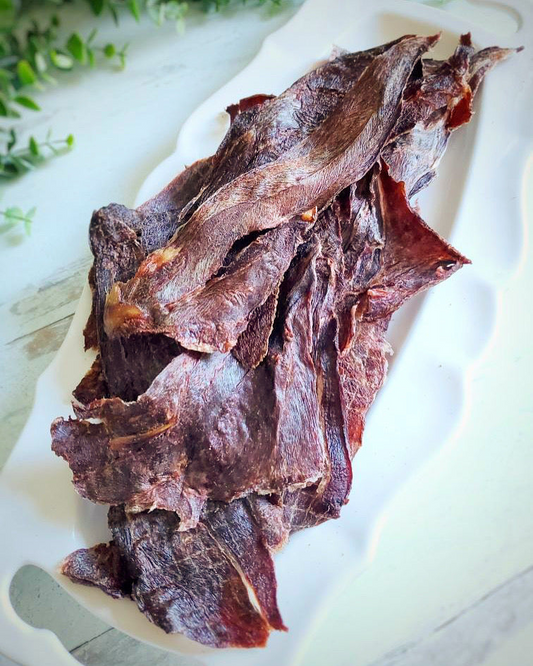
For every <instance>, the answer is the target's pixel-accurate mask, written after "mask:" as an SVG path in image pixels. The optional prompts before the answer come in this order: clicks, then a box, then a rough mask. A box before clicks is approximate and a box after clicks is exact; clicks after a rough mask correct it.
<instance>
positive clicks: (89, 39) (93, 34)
mask: <svg viewBox="0 0 533 666" xmlns="http://www.w3.org/2000/svg"><path fill="white" fill-rule="evenodd" d="M97 34H98V30H97V29H96V28H93V29H92V30H91V32H90V33H89V36H88V37H87V42H86V43H87V44H92V43H93V42H94V40H95V38H96V35H97Z"/></svg>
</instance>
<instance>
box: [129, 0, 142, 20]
mask: <svg viewBox="0 0 533 666" xmlns="http://www.w3.org/2000/svg"><path fill="white" fill-rule="evenodd" d="M128 7H129V10H130V12H131V13H132V14H133V16H134V18H135V20H136V21H137V23H138V22H139V21H140V20H141V8H140V7H139V3H138V2H137V0H128Z"/></svg>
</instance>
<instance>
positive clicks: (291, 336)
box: [52, 250, 326, 529]
mask: <svg viewBox="0 0 533 666" xmlns="http://www.w3.org/2000/svg"><path fill="white" fill-rule="evenodd" d="M315 254H316V252H314V250H311V251H310V252H308V254H307V256H306V257H305V259H304V260H303V261H302V262H301V266H300V268H299V273H298V275H297V276H296V278H295V279H294V280H293V282H292V286H291V288H290V289H289V290H288V291H287V293H285V294H284V299H283V330H282V331H280V332H279V334H278V338H277V343H276V348H275V349H274V350H273V351H272V352H269V354H268V356H267V359H265V362H264V363H262V364H261V365H260V366H258V367H257V368H256V369H255V370H253V371H250V372H246V371H245V369H244V368H243V367H242V366H241V364H240V363H239V362H238V361H237V360H236V359H235V358H234V357H233V356H232V355H231V354H220V353H218V352H216V353H213V354H209V355H196V356H194V355H192V354H189V353H183V354H181V355H179V356H178V357H177V358H175V359H174V360H173V361H172V362H171V363H170V364H169V365H168V366H167V368H165V370H164V371H163V372H162V373H161V374H160V375H159V376H158V377H157V378H156V380H155V381H154V382H153V383H152V385H151V386H150V388H149V390H148V391H147V392H146V393H145V394H143V395H142V396H141V397H140V398H139V399H138V400H137V401H136V402H130V403H125V402H123V401H122V400H120V399H118V398H114V399H106V400H102V401H100V402H97V403H94V404H93V405H91V408H90V410H88V411H87V412H86V414H85V416H86V418H90V419H91V420H90V421H89V420H64V419H58V420H57V421H56V422H55V423H54V424H53V426H52V437H53V450H54V451H55V452H56V453H57V454H58V455H60V456H62V457H63V458H65V459H66V460H67V462H68V463H69V465H70V467H71V469H72V471H73V473H74V484H75V486H76V489H77V490H78V492H80V494H82V496H84V497H86V498H88V499H91V500H92V501H95V502H103V503H109V504H119V503H125V504H127V505H128V507H129V508H130V509H132V510H135V511H140V510H143V509H149V508H154V507H158V508H164V509H167V510H172V511H176V512H178V513H179V515H180V516H181V518H182V523H181V525H180V528H181V529H188V528H190V527H192V526H193V525H194V524H195V522H196V521H197V519H198V509H199V508H201V506H202V503H203V502H205V500H206V499H208V498H210V499H215V500H220V501H226V502H229V501H231V500H232V499H235V498H237V497H241V496H244V495H247V494H250V493H252V492H261V493H276V492H277V493H280V492H282V491H283V490H285V489H286V488H287V487H293V488H295V487H301V486H306V485H309V484H310V483H312V482H314V481H316V480H318V479H320V478H321V476H322V474H323V471H324V466H325V455H326V454H325V443H324V439H323V434H322V430H321V427H320V422H319V408H318V394H317V385H316V378H315V373H316V370H315V365H314V363H313V357H312V351H313V330H312V323H313V322H312V317H313V311H312V307H313V299H314V295H315V292H314V290H315V288H316V272H315V268H314V261H315ZM308 268H309V270H307V269H308ZM95 419H97V420H100V422H96V423H95V422H94V420H95Z"/></svg>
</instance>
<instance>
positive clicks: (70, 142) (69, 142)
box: [65, 134, 75, 148]
mask: <svg viewBox="0 0 533 666" xmlns="http://www.w3.org/2000/svg"><path fill="white" fill-rule="evenodd" d="M65 141H66V144H67V146H68V147H69V148H72V147H73V146H74V141H75V139H74V135H73V134H69V135H68V136H67V138H66V139H65Z"/></svg>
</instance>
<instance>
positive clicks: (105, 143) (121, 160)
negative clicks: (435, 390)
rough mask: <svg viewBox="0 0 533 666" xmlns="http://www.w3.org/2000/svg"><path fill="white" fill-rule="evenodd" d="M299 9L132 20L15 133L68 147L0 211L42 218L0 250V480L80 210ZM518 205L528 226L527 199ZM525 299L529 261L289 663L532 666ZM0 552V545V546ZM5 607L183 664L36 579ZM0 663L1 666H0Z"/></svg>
mask: <svg viewBox="0 0 533 666" xmlns="http://www.w3.org/2000/svg"><path fill="white" fill-rule="evenodd" d="M295 9H296V5H289V6H287V7H286V8H285V9H283V10H282V11H281V12H279V13H277V14H274V15H271V14H270V13H269V12H268V11H266V10H261V11H259V12H258V11H257V10H255V9H245V10H243V11H239V12H236V13H232V12H225V13H223V14H222V15H213V16H209V17H205V16H203V15H199V14H198V15H193V16H192V18H191V19H190V20H189V22H188V26H187V31H186V33H185V35H183V36H180V37H177V36H176V34H175V32H174V30H173V28H172V27H170V26H167V27H164V28H161V29H159V30H155V29H153V28H152V27H151V26H149V25H148V24H145V25H142V26H136V25H134V24H133V21H131V22H128V24H127V32H128V33H129V34H128V36H127V37H126V39H127V40H130V41H131V42H132V44H131V49H130V57H129V60H128V68H127V70H126V72H124V73H117V72H115V71H113V70H112V69H109V68H105V67H104V68H102V69H97V70H96V71H94V72H88V73H81V74H80V75H79V76H78V75H76V76H74V77H69V78H68V79H66V80H65V84H64V85H62V86H60V87H58V88H57V89H54V90H49V91H47V92H45V93H43V95H42V97H41V100H40V101H41V103H42V106H43V108H44V109H45V111H44V113H42V114H39V116H35V117H32V116H30V115H28V116H27V118H26V119H25V121H24V122H23V125H24V126H25V128H26V130H27V131H31V132H32V133H33V134H36V135H37V136H39V135H43V134H45V132H46V130H47V129H48V128H49V127H51V128H52V129H53V130H54V134H56V135H57V136H61V135H64V134H66V133H68V132H73V133H74V134H75V135H76V138H77V147H76V150H75V151H74V152H72V154H70V155H68V156H67V157H63V158H61V159H59V160H56V161H53V162H51V163H50V164H48V165H47V166H45V167H44V168H42V169H39V170H38V171H37V172H35V173H34V174H31V175H29V176H27V177H26V178H24V179H23V180H21V181H20V182H18V183H16V184H14V185H12V186H10V187H9V188H8V189H6V190H5V192H4V196H3V201H2V205H6V206H7V205H10V204H19V205H21V204H22V205H23V206H25V207H27V208H28V207H30V206H32V205H37V207H38V216H37V219H36V222H35V228H34V233H33V236H32V238H31V239H30V240H27V241H23V240H21V239H20V238H18V237H17V236H10V237H6V236H4V237H0V246H1V247H0V251H1V252H2V264H1V265H2V280H0V322H1V323H0V342H1V345H0V355H1V356H0V363H1V367H2V373H1V378H0V382H1V383H0V395H1V398H2V401H1V403H0V409H1V412H0V415H1V417H2V418H1V419H0V429H1V430H0V465H1V464H2V463H3V462H4V461H5V460H6V458H7V456H8V454H9V451H10V450H11V448H12V447H13V445H14V444H15V442H16V438H17V436H18V433H19V432H20V429H21V427H22V425H23V423H24V420H25V418H26V416H27V414H28V412H29V407H30V404H31V400H32V389H33V385H34V383H35V380H36V378H37V377H38V375H39V374H40V373H41V372H42V370H43V369H44V368H45V367H46V365H47V364H48V362H49V361H50V359H51V358H52V356H53V354H54V353H55V351H56V350H57V348H58V347H59V344H60V342H61V340H62V337H63V335H64V333H65V332H66V330H67V328H68V325H69V322H70V318H71V316H72V313H73V311H74V308H75V305H76V302H77V299H78V297H79V294H80V291H81V288H82V285H83V282H84V280H85V276H86V271H87V268H88V265H89V263H90V257H89V252H88V248H87V242H86V232H87V224H88V220H89V218H90V214H91V212H92V210H93V209H94V208H97V207H99V206H101V205H104V204H106V203H109V202H110V201H118V202H121V203H125V204H131V203H132V201H133V198H134V196H135V193H136V190H137V188H138V186H139V185H140V183H141V182H142V181H143V179H144V177H145V176H146V174H147V173H148V172H149V171H151V169H152V168H153V167H154V166H155V165H156V164H157V163H158V162H159V161H161V159H162V158H163V157H164V156H166V155H167V154H168V153H170V152H171V151H172V148H173V145H174V140H175V137H176V134H177V129H178V128H179V126H180V124H181V123H182V122H183V121H184V120H185V118H186V117H187V116H188V115H189V113H190V112H191V111H192V110H193V109H194V108H195V107H196V106H197V105H198V104H199V103H200V102H201V101H202V100H203V99H205V98H206V97H207V96H208V95H209V94H210V93H211V92H213V91H214V90H215V89H216V88H218V87H219V86H220V85H222V84H223V83H224V82H225V81H226V80H228V79H229V78H230V77H232V76H233V75H234V74H235V73H237V72H238V71H239V70H240V69H241V68H242V67H243V66H244V65H245V64H246V63H247V62H249V61H250V60H251V58H252V57H253V56H254V55H255V53H256V52H257V50H258V48H259V46H260V43H261V40H262V39H263V38H264V36H266V34H268V33H269V32H271V31H272V30H274V29H276V28H277V27H279V26H280V25H281V24H282V23H284V22H285V21H286V20H287V19H288V18H289V17H290V16H291V15H292V13H293V12H294V11H295ZM446 9H447V10H448V11H455V12H459V13H461V14H463V15H465V14H467V15H468V16H469V17H471V18H473V17H474V16H475V17H480V20H481V22H482V23H483V25H484V26H485V27H489V28H490V27H491V26H497V27H498V29H500V30H501V31H502V32H503V33H505V32H506V31H507V32H509V31H510V30H512V28H513V23H512V20H511V19H510V18H509V17H508V16H505V15H496V14H495V13H494V12H493V11H492V10H490V9H487V8H486V7H480V6H479V4H478V3H467V2H465V1H463V0H456V1H455V2H452V3H450V4H449V5H447V6H446ZM85 16H86V15H85V14H83V13H82V12H80V11H76V10H73V11H72V13H71V17H70V21H71V24H72V25H76V26H77V29H79V30H81V31H83V32H88V31H89V30H90V29H91V21H90V20H87V19H86V18H85ZM102 33H103V34H102V40H103V41H104V40H105V39H106V38H107V37H109V38H112V39H113V40H114V41H121V39H123V37H122V34H121V36H120V37H119V36H118V35H115V34H114V28H113V26H112V24H109V25H104V28H103V31H102ZM501 41H502V43H503V42H504V37H503V36H502V38H501ZM531 46H533V45H531ZM257 87H258V91H261V90H262V87H261V82H260V81H258V82H257ZM264 92H269V91H264ZM531 171H533V170H531ZM528 184H529V191H530V192H531V191H533V188H532V187H531V185H532V184H533V173H529V176H528V178H526V180H525V183H524V193H525V192H526V190H527V185H528ZM526 204H527V206H528V209H529V220H528V221H529V224H530V225H531V223H532V220H533V215H532V214H531V210H532V206H533V197H531V198H530V200H529V202H528V203H527V202H526V201H525V202H524V206H525V207H526ZM532 284H533V265H532V261H531V257H530V254H529V253H528V251H527V249H526V250H525V252H524V261H523V264H522V266H521V269H520V271H519V272H518V274H517V275H516V276H515V278H513V280H512V281H511V282H510V283H509V284H508V285H506V287H505V290H504V293H503V295H502V299H501V307H502V309H503V314H504V316H503V317H502V319H501V321H502V322H505V323H504V325H502V327H501V328H500V330H499V331H498V332H497V335H496V336H495V339H494V341H493V344H492V345H491V347H490V348H489V350H488V351H487V352H486V354H485V355H484V357H483V359H481V361H480V362H479V363H478V364H477V366H476V367H475V368H474V370H473V372H472V382H471V396H470V403H471V410H470V418H469V419H468V420H467V422H466V424H465V427H464V428H463V429H462V431H461V433H460V434H459V436H458V437H457V438H456V440H455V441H454V442H453V443H452V444H451V445H450V447H448V448H447V449H445V450H444V451H443V452H442V454H440V455H439V456H438V457H437V458H435V459H434V460H432V461H431V462H430V464H429V465H428V466H427V467H426V468H425V469H424V470H423V471H422V472H421V473H420V474H419V475H418V476H417V478H416V479H413V481H412V482H411V483H410V484H409V485H408V486H407V487H406V488H404V489H403V490H402V492H401V493H400V494H399V496H398V497H397V498H396V500H395V504H394V509H393V510H392V511H391V512H390V517H389V520H388V523H387V524H386V525H384V526H383V530H382V534H381V539H380V541H379V544H378V545H377V548H376V553H375V558H374V560H373V562H372V564H371V565H370V566H369V567H368V569H367V570H366V571H365V572H363V574H361V575H359V576H357V577H350V578H349V579H348V580H346V581H345V582H344V583H343V585H342V586H341V588H340V589H338V590H335V591H333V592H332V598H331V600H330V603H329V604H328V607H327V608H326V609H325V611H324V614H323V617H321V618H320V619H319V621H318V622H317V626H316V630H315V632H314V633H313V635H312V636H311V637H310V639H309V641H308V643H307V644H306V645H305V646H303V649H302V654H301V659H300V663H301V664H302V666H303V665H305V666H309V665H314V664H322V663H324V664H325V663H328V664H335V665H337V664H338V665H339V666H340V665H341V664H342V665H346V666H356V665H357V666H367V665H368V666H370V665H372V666H408V665H409V666H419V665H420V666H433V665H434V666H471V665H472V666H473V665H474V664H475V665H478V664H479V665H483V666H530V665H531V664H533V601H532V599H533V521H532V520H531V515H532V509H533V484H532V481H531V470H532V469H533V446H531V444H532V442H531V432H532V420H533V409H532V401H531V397H532V390H531V374H532V372H533V353H532V348H531V332H532V331H531V315H530V309H531V303H530V302H529V304H527V303H525V302H524V294H525V293H527V291H526V288H527V287H528V286H530V285H532ZM502 369H503V373H502ZM502 376H507V381H506V382H505V383H504V384H503V385H502V383H501V380H500V377H502ZM43 446H49V442H43ZM3 538H5V545H4V544H2V547H9V535H3ZM12 597H13V602H14V605H15V606H16V608H17V610H18V612H19V613H20V614H21V616H22V617H23V618H24V619H26V620H27V621H29V622H30V623H31V624H34V625H35V626H46V627H49V628H51V629H53V630H54V631H55V632H56V633H57V634H58V636H59V637H60V638H61V640H62V641H63V642H64V644H65V645H66V646H67V647H68V649H70V650H72V651H73V654H74V655H75V656H76V657H77V658H78V659H79V660H80V661H81V662H82V663H85V664H88V665H91V666H111V665H117V666H122V665H127V666H141V665H143V666H144V665H145V664H151V665H152V666H178V665H179V666H189V665H190V664H193V663H194V662H192V661H191V660H190V659H188V660H184V659H180V658H178V657H176V656H175V655H168V654H166V653H162V652H160V651H156V650H154V649H152V648H149V647H147V646H144V645H141V644H140V643H138V642H137V641H134V640H133V639H130V638H128V637H126V636H124V635H122V634H120V633H119V632H117V631H116V630H114V629H110V628H109V627H107V626H106V625H104V624H103V623H102V622H100V621H98V620H96V619H95V618H93V617H92V616H90V615H89V614H88V613H87V612H85V611H84V610H83V609H81V608H80V607H79V606H78V605H77V604H76V603H75V602H74V601H72V600H71V599H70V598H69V597H68V596H67V595H65V594H64V593H63V592H62V591H61V590H60V589H59V588H58V586H57V585H56V584H55V583H53V582H52V581H51V579H49V578H48V577H47V576H46V575H44V574H43V573H42V572H40V571H39V570H36V569H33V568H27V569H25V570H22V571H21V572H19V574H18V575H17V577H16V579H15V581H14V583H13V590H12ZM324 635H327V636H328V641H327V643H326V642H325V641H323V640H322V637H323V636H324ZM332 638H335V639H338V640H332ZM341 645H342V646H343V648H342V652H340V651H339V648H338V646H341ZM346 646H348V648H347V647H346ZM336 649H337V651H336ZM7 664H11V662H8V661H7V660H6V659H5V658H3V657H2V656H1V655H0V666H7Z"/></svg>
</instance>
